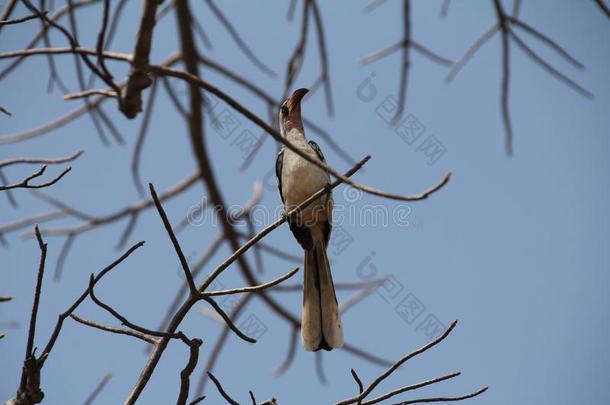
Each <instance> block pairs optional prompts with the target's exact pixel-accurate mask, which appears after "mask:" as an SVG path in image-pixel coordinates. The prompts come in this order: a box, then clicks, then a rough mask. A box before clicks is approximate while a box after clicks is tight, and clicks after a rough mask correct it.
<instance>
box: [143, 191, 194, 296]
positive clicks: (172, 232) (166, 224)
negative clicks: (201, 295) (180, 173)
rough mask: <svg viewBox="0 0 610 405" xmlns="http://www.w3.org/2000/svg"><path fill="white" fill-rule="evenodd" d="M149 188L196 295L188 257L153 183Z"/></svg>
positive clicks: (190, 287)
mask: <svg viewBox="0 0 610 405" xmlns="http://www.w3.org/2000/svg"><path fill="white" fill-rule="evenodd" d="M148 187H149V189H150V195H151V196H152V199H153V201H154V203H155V207H156V208H157V212H158V213H159V216H160V217H161V220H162V221H163V226H164V227H165V231H166V232H167V235H168V236H169V239H170V240H171V241H172V245H174V250H175V251H176V254H177V255H178V259H179V260H180V265H181V266H182V270H183V271H184V276H185V277H186V281H187V283H188V285H189V289H190V290H191V294H192V295H196V294H197V286H196V285H195V281H194V280H193V274H192V273H191V269H190V267H189V264H188V261H187V260H186V257H184V253H183V252H182V248H181V247H180V243H178V239H177V238H176V235H174V231H173V230H172V224H171V223H170V222H169V219H167V214H165V210H164V209H163V206H162V205H161V202H160V201H159V197H158V196H157V192H156V191H155V187H154V186H153V185H152V183H149V184H148Z"/></svg>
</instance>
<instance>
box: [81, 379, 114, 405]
mask: <svg viewBox="0 0 610 405" xmlns="http://www.w3.org/2000/svg"><path fill="white" fill-rule="evenodd" d="M111 378H112V373H106V374H105V375H104V377H102V380H101V381H100V382H99V383H98V384H97V385H96V386H95V389H94V390H93V392H91V394H89V396H88V397H87V399H86V400H85V402H83V405H91V404H92V403H93V402H94V401H95V399H96V398H97V397H98V395H100V392H102V390H103V389H104V387H106V384H108V381H110V379H111Z"/></svg>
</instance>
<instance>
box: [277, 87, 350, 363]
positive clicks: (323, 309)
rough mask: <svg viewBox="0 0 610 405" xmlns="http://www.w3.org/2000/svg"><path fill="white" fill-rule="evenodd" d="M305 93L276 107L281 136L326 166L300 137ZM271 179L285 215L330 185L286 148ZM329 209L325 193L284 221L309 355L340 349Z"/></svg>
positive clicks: (316, 150)
mask: <svg viewBox="0 0 610 405" xmlns="http://www.w3.org/2000/svg"><path fill="white" fill-rule="evenodd" d="M308 91H309V90H308V89H298V90H295V91H294V92H293V93H292V95H291V96H290V97H288V98H287V99H286V100H285V101H284V102H283V103H282V104H281V106H280V109H279V123H280V130H281V135H282V137H283V138H284V139H285V140H286V141H288V142H289V143H290V144H292V145H293V146H294V147H296V148H297V149H298V150H300V151H301V152H303V153H305V154H307V156H309V157H310V158H311V159H314V160H318V161H320V162H323V163H326V159H325V158H324V155H323V154H322V150H321V149H320V147H319V146H318V144H316V143H315V142H314V141H311V140H310V141H308V140H307V138H306V137H305V130H304V128H303V120H302V119H301V100H302V99H303V97H304V96H305V94H307V93H308ZM275 174H276V176H277V180H278V190H279V194H280V198H281V200H282V203H283V204H284V210H285V212H289V211H290V210H291V209H294V208H296V207H297V206H298V205H299V204H301V203H302V202H303V201H305V200H306V199H307V198H309V197H310V196H311V195H313V194H314V193H316V192H317V191H319V190H320V189H322V188H324V187H326V186H328V185H329V184H330V176H329V174H328V173H327V172H326V171H325V170H323V169H321V168H320V167H318V166H316V165H314V164H313V163H311V162H309V161H307V160H306V159H304V158H302V157H301V156H299V155H298V154H297V153H295V152H294V151H292V150H290V149H289V148H286V147H284V148H282V149H281V150H280V152H279V153H278V155H277V159H276V162H275ZM332 210H333V198H332V194H331V193H330V192H328V193H325V194H323V195H322V196H320V197H319V198H318V199H316V201H314V202H313V203H312V204H310V205H309V206H307V207H306V208H304V209H303V210H301V211H300V212H298V213H297V214H296V215H294V216H292V217H291V218H288V225H289V227H290V230H291V231H292V234H293V235H294V237H295V239H296V240H297V242H298V243H299V244H300V245H301V247H302V248H303V250H304V266H303V267H304V274H303V312H302V317H301V337H302V341H303V347H304V348H305V350H308V351H318V350H320V349H324V350H327V351H330V350H332V349H334V348H339V347H342V346H343V328H342V326H341V318H340V314H339V306H338V304H337V296H336V294H335V286H334V284H333V277H332V274H331V270H330V264H329V262H328V256H327V252H326V250H327V248H328V243H329V241H330V234H331V231H332Z"/></svg>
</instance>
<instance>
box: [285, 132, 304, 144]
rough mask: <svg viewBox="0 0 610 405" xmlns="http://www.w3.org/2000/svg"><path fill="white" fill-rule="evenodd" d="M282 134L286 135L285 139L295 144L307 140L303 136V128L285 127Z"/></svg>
mask: <svg viewBox="0 0 610 405" xmlns="http://www.w3.org/2000/svg"><path fill="white" fill-rule="evenodd" d="M284 136H285V137H286V140H287V141H288V142H290V143H292V144H295V145H298V144H301V143H306V142H307V138H305V131H303V128H291V129H286V132H285V135H284Z"/></svg>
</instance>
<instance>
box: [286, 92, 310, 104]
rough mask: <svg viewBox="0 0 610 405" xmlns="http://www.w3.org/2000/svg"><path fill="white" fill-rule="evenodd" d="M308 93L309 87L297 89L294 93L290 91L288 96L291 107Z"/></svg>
mask: <svg viewBox="0 0 610 405" xmlns="http://www.w3.org/2000/svg"><path fill="white" fill-rule="evenodd" d="M307 93H309V89H297V90H295V91H294V93H292V95H291V96H290V105H291V106H292V107H294V106H296V105H298V104H299V103H300V102H301V100H302V99H303V97H305V94H307Z"/></svg>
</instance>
